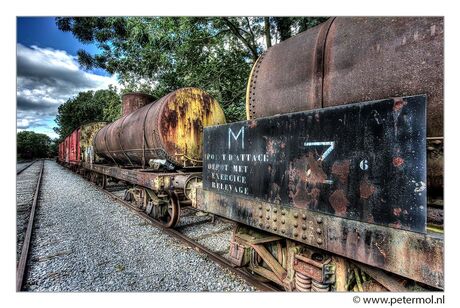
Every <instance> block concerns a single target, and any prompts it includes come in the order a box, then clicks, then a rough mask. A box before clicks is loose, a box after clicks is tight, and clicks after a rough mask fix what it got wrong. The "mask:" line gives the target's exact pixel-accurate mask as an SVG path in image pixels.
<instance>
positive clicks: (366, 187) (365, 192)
mask: <svg viewBox="0 0 460 308" xmlns="http://www.w3.org/2000/svg"><path fill="white" fill-rule="evenodd" d="M374 193H375V186H374V185H372V183H371V182H369V180H368V179H367V177H366V178H365V179H363V180H362V181H361V183H360V184H359V195H360V196H361V198H363V199H369V198H370V197H371V196H372V195H373V194H374Z"/></svg>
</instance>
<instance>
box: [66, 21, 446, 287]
mask: <svg viewBox="0 0 460 308" xmlns="http://www.w3.org/2000/svg"><path fill="white" fill-rule="evenodd" d="M443 42H444V41H443V19H442V18H431V17H428V18H425V17H424V18H418V17H411V18H396V17H394V18H331V19H329V20H328V21H327V22H325V23H323V24H321V25H319V26H317V27H315V28H312V29H310V30H308V31H305V32H303V33H301V34H299V35H297V36H295V37H293V38H291V39H288V40H286V41H284V42H282V43H280V44H278V45H275V46H273V47H272V48H269V49H268V50H267V52H266V53H264V54H263V55H262V56H261V57H260V58H259V59H258V60H257V61H256V63H255V64H254V67H253V69H252V71H251V75H250V77H249V80H248V87H247V95H246V111H247V120H246V121H242V122H237V123H231V124H225V119H224V117H223V113H222V110H221V109H220V107H219V105H218V103H217V102H216V101H215V100H213V99H212V98H211V97H209V96H208V95H207V94H205V93H204V92H202V91H200V90H198V89H185V90H182V89H181V90H178V91H176V92H174V93H171V94H169V95H168V96H166V97H164V98H162V99H160V100H158V102H157V103H155V104H149V103H150V102H151V101H153V98H151V97H149V96H148V95H145V94H139V93H134V94H129V95H127V96H125V97H124V100H123V110H124V112H123V114H124V116H123V117H122V118H121V119H120V120H118V121H117V122H114V123H112V124H109V125H103V127H102V128H101V127H99V128H98V129H94V130H92V131H94V132H95V133H94V134H92V135H91V140H92V141H91V142H89V143H88V142H86V143H87V144H92V146H87V147H86V149H85V150H84V151H81V152H82V153H89V154H91V155H89V154H88V155H86V154H82V159H81V161H80V162H78V171H79V172H80V173H82V174H84V175H86V176H88V177H89V178H91V179H92V180H93V181H96V182H98V183H100V184H101V185H102V186H104V185H105V183H106V182H107V181H108V180H117V181H119V180H121V181H124V182H126V183H129V184H130V185H131V188H130V189H129V190H128V191H127V198H128V199H131V200H132V201H133V202H134V203H135V204H137V206H138V207H139V208H140V209H141V210H143V211H145V212H147V213H148V214H149V215H151V216H152V217H154V218H156V219H158V220H160V221H162V222H163V223H164V224H165V225H166V226H168V227H174V225H175V224H176V223H177V221H178V219H179V216H180V207H181V206H193V207H195V208H196V209H199V210H202V211H205V212H208V213H212V214H215V215H219V216H222V217H225V218H227V219H231V220H233V221H236V222H238V223H239V227H238V228H236V229H235V231H234V233H233V236H232V240H231V243H230V253H229V257H230V259H231V260H232V262H233V263H234V264H235V266H238V267H246V268H247V269H248V270H249V271H251V272H252V273H254V274H256V275H259V276H261V277H263V279H267V280H270V281H272V282H274V283H276V284H278V285H279V286H281V287H283V288H284V289H285V290H290V291H306V292H309V291H317V292H324V291H411V290H415V291H416V290H442V289H443V288H444V260H443V259H444V239H443V143H444V140H443V115H442V110H443ZM165 106H166V107H165ZM197 110H198V112H197ZM190 116H192V117H193V116H194V117H195V118H194V120H195V121H194V120H193V119H192V120H191V119H190ZM146 119H152V121H147V122H146ZM164 119H166V120H164ZM178 127H179V128H181V127H182V128H184V129H177V128H178ZM84 129H85V128H84V127H82V128H80V129H79V130H78V131H79V132H80V134H81V131H83V130H84ZM86 129H87V128H86ZM90 130H91V129H90ZM181 132H182V133H183V132H188V133H187V134H188V135H187V136H185V135H180V134H181ZM203 132H204V137H203V135H202V133H203ZM75 136H78V132H77V133H76V135H75ZM80 138H81V135H80ZM71 146H72V138H69V140H67V138H66V139H65V141H64V142H63V143H62V144H61V145H60V147H59V160H60V161H61V162H62V163H66V164H68V165H71V164H72V161H74V160H72V159H71V157H73V156H70V155H69V154H68V153H73V152H72V151H71V150H70V147H71ZM72 155H73V154H72ZM76 155H77V156H76V157H78V154H76ZM77 161H78V160H77Z"/></svg>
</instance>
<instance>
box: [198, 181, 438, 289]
mask: <svg viewBox="0 0 460 308" xmlns="http://www.w3.org/2000/svg"><path fill="white" fill-rule="evenodd" d="M196 203H197V207H198V209H200V210H203V211H206V212H210V213H213V214H216V215H219V216H223V217H226V218H229V219H232V220H235V221H238V222H240V223H243V224H245V225H248V226H252V227H255V228H257V229H260V230H264V231H268V232H270V233H275V234H278V235H281V236H283V237H287V238H290V239H293V240H295V241H298V242H300V243H304V244H307V245H310V246H314V247H317V248H320V249H324V250H326V251H329V252H332V253H336V254H338V255H341V256H344V257H347V258H351V259H353V260H356V261H359V262H362V263H364V264H368V265H371V266H375V267H378V268H380V269H384V270H387V271H389V272H392V273H395V274H397V275H401V276H403V277H407V278H410V279H413V280H415V281H419V282H422V283H425V284H427V285H430V286H433V287H436V288H441V289H442V288H443V287H444V240H443V238H442V237H436V236H432V235H430V234H421V233H418V232H410V231H405V230H398V229H394V228H388V227H383V226H378V225H374V224H368V223H363V222H358V221H354V220H350V219H345V218H342V217H335V216H331V215H325V214H322V213H318V212H313V211H311V210H308V209H297V208H293V207H286V206H281V205H277V204H273V203H268V202H264V201H260V200H256V199H250V198H247V197H242V196H237V195H227V194H222V193H216V192H214V191H209V190H205V189H203V190H201V189H200V190H198V191H197V202H196Z"/></svg>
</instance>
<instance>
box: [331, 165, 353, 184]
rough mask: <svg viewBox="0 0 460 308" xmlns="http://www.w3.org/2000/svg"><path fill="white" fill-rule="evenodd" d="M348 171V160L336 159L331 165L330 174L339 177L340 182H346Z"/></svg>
mask: <svg viewBox="0 0 460 308" xmlns="http://www.w3.org/2000/svg"><path fill="white" fill-rule="evenodd" d="M349 173H350V161H349V160H344V161H336V162H335V163H334V164H333V165H332V174H334V175H335V176H336V177H338V178H339V180H340V182H341V183H342V184H346V183H347V182H348V174H349Z"/></svg>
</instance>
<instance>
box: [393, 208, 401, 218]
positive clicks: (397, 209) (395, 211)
mask: <svg viewBox="0 0 460 308" xmlns="http://www.w3.org/2000/svg"><path fill="white" fill-rule="evenodd" d="M393 214H394V215H395V216H399V215H401V208H400V207H397V208H394V209H393Z"/></svg>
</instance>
